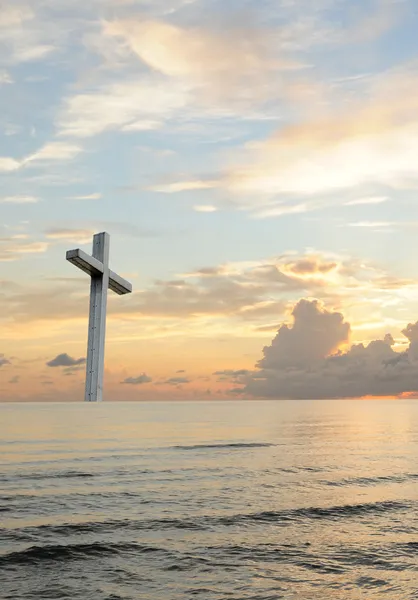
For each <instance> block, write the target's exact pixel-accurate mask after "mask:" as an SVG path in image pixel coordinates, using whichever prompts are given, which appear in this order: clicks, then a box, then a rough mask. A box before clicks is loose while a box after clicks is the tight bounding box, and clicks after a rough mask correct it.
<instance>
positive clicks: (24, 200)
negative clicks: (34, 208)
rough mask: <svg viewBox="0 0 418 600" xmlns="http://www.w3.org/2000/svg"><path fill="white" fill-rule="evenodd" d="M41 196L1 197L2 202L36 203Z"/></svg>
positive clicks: (0, 202)
mask: <svg viewBox="0 0 418 600" xmlns="http://www.w3.org/2000/svg"><path fill="white" fill-rule="evenodd" d="M37 202H39V198H36V197H35V196H3V198H1V197H0V204H36V203H37Z"/></svg>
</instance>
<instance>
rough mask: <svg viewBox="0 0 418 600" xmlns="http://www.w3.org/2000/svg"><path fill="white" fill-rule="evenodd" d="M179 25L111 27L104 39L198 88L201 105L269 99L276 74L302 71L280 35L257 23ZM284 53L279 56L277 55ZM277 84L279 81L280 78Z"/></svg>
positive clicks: (120, 23) (149, 22)
mask: <svg viewBox="0 0 418 600" xmlns="http://www.w3.org/2000/svg"><path fill="white" fill-rule="evenodd" d="M207 23H208V24H207V25H206V26H205V27H193V26H181V25H174V24H173V23H169V22H167V21H163V20H156V19H146V18H145V19H144V18H143V19H140V20H139V19H136V20H135V19H129V20H116V21H113V22H107V23H105V25H104V35H105V36H108V37H109V38H112V37H113V38H116V39H120V40H121V42H122V43H124V44H127V46H128V47H129V48H130V50H131V51H132V53H133V54H134V55H136V56H137V57H138V58H139V59H140V61H141V62H142V63H144V64H146V65H147V66H148V67H149V68H151V69H152V70H153V71H155V72H157V73H160V74H161V75H164V76H165V77H167V78H170V79H171V80H177V81H180V82H182V83H184V84H185V85H187V86H189V87H191V88H193V89H194V90H195V92H197V94H198V96H199V99H200V102H205V103H207V104H210V103H213V102H216V101H219V100H220V101H224V100H231V99H235V100H239V101H242V100H246V99H247V98H248V97H250V99H251V101H252V100H253V99H254V98H257V99H260V98H261V99H264V98H265V97H266V96H267V97H268V95H269V92H270V91H271V89H270V87H275V91H276V94H277V89H278V88H277V85H276V86H274V84H273V85H272V79H273V74H275V73H277V72H280V71H283V72H286V71H289V70H292V69H295V68H296V69H298V68H300V64H298V63H296V61H294V60H291V59H290V58H288V57H285V55H284V54H285V53H284V50H283V47H282V46H281V45H280V41H279V43H278V36H277V32H275V33H276V35H274V33H273V32H272V31H269V30H268V29H267V28H265V27H264V28H263V27H257V26H256V25H255V24H254V20H252V21H250V20H248V22H247V23H243V22H242V21H241V23H240V24H238V22H237V20H236V19H235V20H234V22H232V21H230V22H228V21H227V19H226V18H224V22H223V23H222V24H219V25H218V27H216V28H214V27H212V28H211V27H210V25H209V21H208V20H207ZM277 48H279V51H278V50H277ZM274 82H275V83H277V78H274Z"/></svg>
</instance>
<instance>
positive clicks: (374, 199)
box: [345, 196, 390, 206]
mask: <svg viewBox="0 0 418 600" xmlns="http://www.w3.org/2000/svg"><path fill="white" fill-rule="evenodd" d="M389 200H390V198H388V196H370V197H366V198H357V199H355V200H349V201H348V202H346V203H345V206H362V205H363V204H383V202H388V201H389Z"/></svg>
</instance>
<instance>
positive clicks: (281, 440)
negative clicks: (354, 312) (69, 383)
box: [0, 401, 418, 600]
mask: <svg viewBox="0 0 418 600" xmlns="http://www.w3.org/2000/svg"><path fill="white" fill-rule="evenodd" d="M0 414H1V416H0V452H1V458H0V460H1V467H0V471H1V473H0V480H1V496H0V518H1V532H0V535H1V554H0V572H1V575H0V581H1V586H0V597H1V598H4V599H13V600H20V599H31V600H32V599H38V600H44V599H47V598H48V599H51V598H52V599H57V600H58V599H62V598H67V599H71V600H73V599H82V600H122V599H123V600H134V599H135V600H137V599H141V600H142V599H144V600H145V599H146V600H157V599H158V600H166V599H167V600H171V599H172V600H180V599H181V600H183V599H184V600H185V599H194V598H198V599H202V600H227V599H228V600H247V599H252V600H270V599H280V598H285V599H289V600H290V599H296V598H297V599H301V600H308V599H320V600H327V599H331V598H332V599H333V600H334V599H335V600H338V599H341V600H342V599H344V600H355V599H358V598H367V599H371V598H386V599H394V600H403V599H413V598H414V599H417V598H418V513H417V508H418V401H396V402H395V401H371V402H364V401H334V402H331V401H318V402H223V403H220V402H218V403H216V402H212V403H209V402H207V403H148V404H140V403H136V404H133V403H131V404H125V403H114V404H111V403H108V404H106V403H103V404H2V405H0Z"/></svg>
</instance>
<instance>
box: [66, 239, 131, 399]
mask: <svg viewBox="0 0 418 600" xmlns="http://www.w3.org/2000/svg"><path fill="white" fill-rule="evenodd" d="M109 245H110V236H109V234H108V233H105V232H103V233H96V235H94V236H93V252H92V256H90V255H89V254H86V253H85V252H83V250H80V249H79V248H77V249H76V250H68V252H67V260H68V261H70V262H71V263H73V265H75V266H76V267H78V268H79V269H81V270H82V271H84V272H85V273H87V274H88V275H90V277H91V283H90V315H89V333H88V341H87V369H86V391H85V396H84V400H85V401H86V402H100V401H101V400H102V399H103V371H104V350H105V332H106V306H107V290H108V288H110V289H111V290H112V291H113V292H116V294H119V295H122V294H129V293H130V292H132V284H131V283H129V281H126V279H123V278H122V277H120V276H119V275H117V274H116V273H114V272H113V271H111V270H110V269H109Z"/></svg>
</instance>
